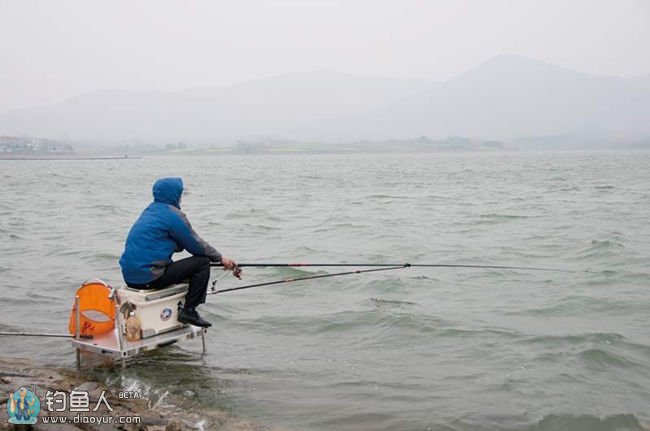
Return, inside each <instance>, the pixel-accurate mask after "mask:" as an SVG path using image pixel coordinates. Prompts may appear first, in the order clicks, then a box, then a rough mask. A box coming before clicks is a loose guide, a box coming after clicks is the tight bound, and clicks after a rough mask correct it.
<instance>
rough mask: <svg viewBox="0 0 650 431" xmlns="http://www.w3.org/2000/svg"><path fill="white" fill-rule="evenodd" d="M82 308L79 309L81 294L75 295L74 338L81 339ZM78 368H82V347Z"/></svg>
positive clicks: (78, 358) (79, 352)
mask: <svg viewBox="0 0 650 431" xmlns="http://www.w3.org/2000/svg"><path fill="white" fill-rule="evenodd" d="M80 325H81V310H79V295H75V297H74V338H75V339H76V340H79V338H80V335H81V328H79V326H80ZM76 350H77V369H80V368H81V349H79V348H78V347H77V349H76Z"/></svg>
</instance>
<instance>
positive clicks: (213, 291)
mask: <svg viewBox="0 0 650 431" xmlns="http://www.w3.org/2000/svg"><path fill="white" fill-rule="evenodd" d="M402 268H408V266H406V265H404V264H402V265H395V266H388V267H382V268H373V269H357V270H354V271H345V272H336V273H333V274H319V275H310V276H305V277H296V278H285V279H282V280H275V281H267V282H264V283H256V284H247V285H246V286H238V287H230V288H227V289H219V290H215V284H214V283H213V285H212V290H211V291H210V292H208V293H207V294H208V295H216V294H218V293H224V292H233V291H235V290H244V289H251V288H253V287H262V286H272V285H275V284H284V283H293V282H294V281H305V280H315V279H317V278H329V277H340V276H343V275H353V274H364V273H367V272H378V271H392V270H395V269H402Z"/></svg>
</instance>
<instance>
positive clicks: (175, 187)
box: [153, 177, 183, 209]
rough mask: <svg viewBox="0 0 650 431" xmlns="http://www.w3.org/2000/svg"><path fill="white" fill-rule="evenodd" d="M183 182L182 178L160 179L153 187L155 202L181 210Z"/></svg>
mask: <svg viewBox="0 0 650 431" xmlns="http://www.w3.org/2000/svg"><path fill="white" fill-rule="evenodd" d="M182 194H183V180H182V179H181V178H180V177H168V178H160V179H159V180H157V181H156V182H155V183H154V185H153V200H154V202H160V203H163V204H169V205H173V206H175V207H176V208H178V209H180V208H181V205H180V201H181V195H182Z"/></svg>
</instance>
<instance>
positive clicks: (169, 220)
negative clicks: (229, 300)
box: [120, 177, 221, 284]
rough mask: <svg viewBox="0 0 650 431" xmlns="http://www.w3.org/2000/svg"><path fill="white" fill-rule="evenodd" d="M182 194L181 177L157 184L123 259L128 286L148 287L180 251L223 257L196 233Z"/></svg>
mask: <svg viewBox="0 0 650 431" xmlns="http://www.w3.org/2000/svg"><path fill="white" fill-rule="evenodd" d="M182 193H183V180H182V179H181V178H178V177H171V178H161V179H159V180H157V181H156V183H155V184H154V185H153V202H152V203H151V204H149V206H148V207H147V208H145V210H144V211H143V212H142V214H140V217H139V218H138V220H137V221H136V222H135V224H134V225H133V227H132V228H131V230H130V231H129V235H128V236H127V238H126V245H125V248H124V253H123V254H122V257H121V258H120V266H121V267H122V276H123V277H124V281H126V283H127V284H147V283H149V282H151V281H153V280H155V279H156V278H158V277H160V276H162V275H163V274H164V272H165V267H166V266H167V265H169V264H170V263H172V254H173V253H174V252H177V251H183V250H187V251H188V252H190V253H191V254H193V255H194V256H207V257H209V258H210V260H211V261H212V262H219V261H221V254H220V253H219V252H218V251H217V250H215V249H214V247H212V246H211V245H210V244H208V243H207V242H205V241H204V240H203V239H201V237H200V236H198V235H197V233H196V232H194V229H192V226H191V225H190V222H189V221H188V220H187V217H186V216H185V214H184V213H183V212H182V211H181V207H180V200H181V194H182Z"/></svg>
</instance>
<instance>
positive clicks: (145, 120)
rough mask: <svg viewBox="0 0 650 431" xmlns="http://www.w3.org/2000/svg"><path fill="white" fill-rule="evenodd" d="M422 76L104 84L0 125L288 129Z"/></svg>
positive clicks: (183, 132)
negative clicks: (177, 88) (169, 88)
mask: <svg viewBox="0 0 650 431" xmlns="http://www.w3.org/2000/svg"><path fill="white" fill-rule="evenodd" d="M426 86H427V83H426V82H424V81H418V80H401V79H392V78H384V77H376V76H358V75H347V74H342V73H336V72H331V71H318V72H312V73H302V74H292V75H284V76H276V77H270V78H264V79H259V80H253V81H248V82H244V83H241V84H237V85H232V86H226V87H201V88H193V89H190V90H186V91H181V92H151V91H146V92H137V91H122V90H107V91H99V92H94V93H90V94H85V95H82V96H79V97H75V98H72V99H69V100H67V101H65V102H63V103H61V104H57V105H54V106H48V107H43V108H32V109H22V110H16V111H12V112H9V113H6V114H4V115H0V132H2V133H5V134H29V135H32V136H50V137H56V138H67V139H73V140H83V139H93V140H97V139H101V140H143V141H147V140H153V141H175V140H185V141H214V140H216V141H219V140H229V139H230V140H232V139H237V138H242V137H258V136H262V135H263V136H287V135H288V136H290V135H292V134H293V133H294V131H295V130H298V129H299V128H300V127H301V126H302V125H304V124H318V123H320V122H323V121H325V120H327V119H330V118H333V117H336V116H339V115H351V114H356V113H361V112H366V111H368V110H371V109H374V108H377V107H380V106H384V105H386V104H387V103H390V102H392V101H395V100H399V99H401V98H403V97H405V96H407V95H409V94H412V93H415V92H418V91H420V90H422V89H424V88H426Z"/></svg>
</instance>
